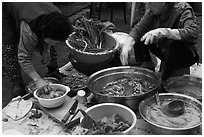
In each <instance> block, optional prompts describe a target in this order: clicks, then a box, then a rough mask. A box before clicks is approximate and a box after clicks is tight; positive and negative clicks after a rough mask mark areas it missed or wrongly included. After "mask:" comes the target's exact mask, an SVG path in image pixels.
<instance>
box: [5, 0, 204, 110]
mask: <svg viewBox="0 0 204 137" xmlns="http://www.w3.org/2000/svg"><path fill="white" fill-rule="evenodd" d="M55 4H56V5H57V6H58V7H59V8H60V9H61V10H62V12H63V13H64V14H66V15H67V16H68V17H69V19H70V21H71V22H73V20H74V19H76V18H77V17H78V16H81V15H86V16H88V17H89V11H90V8H89V6H88V5H89V4H90V3H88V2H85V3H80V2H78V3H55ZM94 4H95V6H96V7H95V8H94V9H93V14H92V18H97V17H98V7H97V4H96V3H94ZM121 4H122V3H115V4H114V7H113V23H114V24H115V25H116V29H115V31H116V32H120V31H121V32H126V33H128V32H129V31H130V25H129V24H130V9H128V6H127V9H126V18H127V24H125V22H124V15H123V7H122V5H121ZM80 7H83V9H82V10H80V9H81V8H80ZM76 11H77V12H76ZM136 11H137V14H136V18H135V20H137V19H138V18H140V17H141V15H142V12H138V10H136ZM101 20H102V21H107V20H110V4H109V3H108V4H103V5H102V10H101ZM198 20H199V25H200V26H199V31H200V37H199V40H198V49H199V53H200V54H201V53H202V52H201V51H202V50H201V49H202V48H201V45H202V39H201V38H202V35H201V34H202V29H201V28H202V27H201V24H202V15H201V16H199V17H198ZM59 47H60V46H59ZM57 54H58V66H59V67H61V66H63V65H64V64H66V63H67V62H69V60H68V55H69V50H68V48H66V45H65V46H61V47H60V48H58V49H57ZM201 57H202V54H201ZM200 62H202V60H201V59H200ZM33 63H34V66H35V68H36V70H37V72H38V73H39V74H40V75H41V76H42V77H43V76H45V75H46V73H47V69H46V67H45V66H43V65H42V64H41V56H40V55H39V54H36V55H35V56H34V57H33ZM22 75H23V78H24V80H25V82H26V83H27V82H29V81H30V79H29V78H28V76H26V75H25V74H24V73H22ZM10 91H11V82H10V80H9V78H8V77H7V76H6V75H2V108H3V107H5V106H6V105H7V104H8V102H9V101H10V100H11V99H12V96H11V93H10Z"/></svg>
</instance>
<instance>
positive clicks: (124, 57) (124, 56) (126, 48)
mask: <svg viewBox="0 0 204 137" xmlns="http://www.w3.org/2000/svg"><path fill="white" fill-rule="evenodd" d="M134 44H135V40H134V39H133V38H132V37H127V39H126V42H125V44H124V45H123V46H122V47H121V48H122V51H121V53H120V61H121V63H122V65H128V56H129V53H130V51H131V50H132V49H133V46H134Z"/></svg>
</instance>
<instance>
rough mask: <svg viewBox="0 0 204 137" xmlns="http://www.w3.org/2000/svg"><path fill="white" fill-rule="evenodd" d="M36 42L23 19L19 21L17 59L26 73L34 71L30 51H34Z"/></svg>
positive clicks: (34, 36)
mask: <svg viewBox="0 0 204 137" xmlns="http://www.w3.org/2000/svg"><path fill="white" fill-rule="evenodd" d="M37 43H38V41H37V37H36V35H35V34H34V33H33V32H32V31H31V29H30V27H29V26H28V24H27V23H26V22H25V21H21V24H20V40H19V46H18V60H19V63H20V65H21V67H22V69H23V70H24V71H25V72H26V74H29V73H31V72H33V71H35V69H34V66H33V64H32V53H33V52H34V50H35V48H36V45H37Z"/></svg>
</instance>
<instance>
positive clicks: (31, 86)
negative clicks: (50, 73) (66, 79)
mask: <svg viewBox="0 0 204 137" xmlns="http://www.w3.org/2000/svg"><path fill="white" fill-rule="evenodd" d="M43 79H44V80H45V81H46V82H47V83H51V84H59V83H60V82H59V80H58V79H56V78H53V77H44V78H43ZM25 89H26V91H27V92H29V93H33V92H34V91H35V90H36V89H37V87H36V84H35V82H34V81H31V82H29V83H28V84H27V85H26V87H25Z"/></svg>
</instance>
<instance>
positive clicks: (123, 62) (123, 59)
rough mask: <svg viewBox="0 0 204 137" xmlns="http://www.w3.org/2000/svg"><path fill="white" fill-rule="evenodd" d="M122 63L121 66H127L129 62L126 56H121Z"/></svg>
mask: <svg viewBox="0 0 204 137" xmlns="http://www.w3.org/2000/svg"><path fill="white" fill-rule="evenodd" d="M120 61H121V64H122V65H123V66H124V65H126V64H127V61H126V55H121V56H120Z"/></svg>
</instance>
